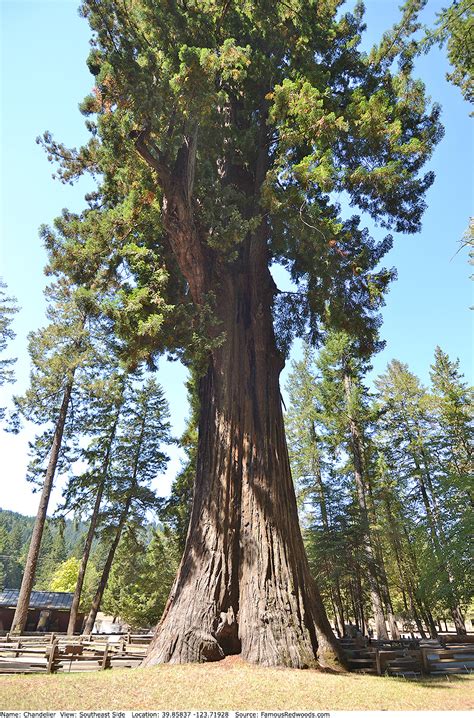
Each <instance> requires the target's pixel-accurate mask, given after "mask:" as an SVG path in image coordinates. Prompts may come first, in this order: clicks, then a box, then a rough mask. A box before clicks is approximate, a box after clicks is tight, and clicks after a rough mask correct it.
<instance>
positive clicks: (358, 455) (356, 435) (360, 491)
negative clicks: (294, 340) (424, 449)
mask: <svg viewBox="0 0 474 718" xmlns="http://www.w3.org/2000/svg"><path fill="white" fill-rule="evenodd" d="M344 388H345V393H346V404H347V411H348V421H349V430H350V436H351V449H352V459H353V463H354V478H355V484H356V491H357V499H358V502H359V514H360V521H361V529H362V542H363V546H362V549H363V552H364V555H365V559H366V565H367V581H368V584H369V593H370V602H371V605H372V612H373V614H374V620H375V631H376V637H377V638H379V639H380V638H384V639H387V638H388V632H387V626H386V624H385V616H384V611H383V600H382V595H381V591H380V586H379V581H378V576H377V573H378V569H377V562H376V560H375V555H374V550H373V547H372V537H371V535H370V523H369V513H368V507H367V482H366V477H365V471H364V460H363V442H362V436H361V433H360V429H359V426H358V425H357V422H356V420H355V419H354V417H353V416H352V412H351V409H350V406H351V398H352V379H351V376H350V373H349V369H348V367H346V368H345V369H344Z"/></svg>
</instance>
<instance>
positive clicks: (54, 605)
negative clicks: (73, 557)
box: [0, 588, 84, 633]
mask: <svg viewBox="0 0 474 718" xmlns="http://www.w3.org/2000/svg"><path fill="white" fill-rule="evenodd" d="M19 593H20V591H19V589H17V588H4V589H3V591H0V631H9V630H10V628H11V625H12V622H13V616H14V615H15V609H16V605H17V602H18V596H19ZM72 598H73V594H72V593H62V592H60V591H32V592H31V596H30V605H29V608H28V619H27V623H26V626H25V631H27V632H29V631H56V632H58V633H63V632H66V630H67V625H68V622H69V614H70V612H71V605H72ZM83 620H84V614H82V613H81V614H79V615H78V617H77V622H76V631H77V632H79V631H80V630H81V627H82V622H83Z"/></svg>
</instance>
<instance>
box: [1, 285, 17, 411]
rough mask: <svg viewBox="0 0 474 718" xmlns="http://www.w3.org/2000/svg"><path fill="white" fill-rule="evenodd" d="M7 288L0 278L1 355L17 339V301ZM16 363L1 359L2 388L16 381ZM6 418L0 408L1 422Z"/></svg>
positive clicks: (2, 409) (13, 360)
mask: <svg viewBox="0 0 474 718" xmlns="http://www.w3.org/2000/svg"><path fill="white" fill-rule="evenodd" d="M6 288H7V285H6V284H5V282H4V281H3V280H2V279H1V278H0V354H3V352H4V351H5V349H6V348H7V346H8V342H9V341H11V340H12V339H14V337H15V334H14V332H13V330H12V328H11V323H12V321H13V318H14V316H15V314H16V313H17V311H18V307H17V305H16V300H15V299H13V298H12V297H9V296H8V295H7V294H6V292H5V289H6ZM15 361H16V359H4V358H2V359H0V386H2V385H3V384H6V383H12V382H13V381H14V379H15V377H14V374H13V364H14V363H15ZM4 416H5V409H4V408H3V407H0V420H1V419H3V417H4Z"/></svg>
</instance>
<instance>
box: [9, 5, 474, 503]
mask: <svg viewBox="0 0 474 718" xmlns="http://www.w3.org/2000/svg"><path fill="white" fill-rule="evenodd" d="M77 4H78V3H77V1H76V0H50V1H49V2H43V1H42V0H32V1H28V2H23V0H13V1H10V0H0V11H1V27H2V31H1V32H2V37H1V93H2V94H1V121H2V126H1V130H2V133H1V136H2V158H1V217H0V223H1V224H0V227H1V235H0V236H1V244H0V276H3V278H4V279H5V280H6V281H7V283H8V285H9V290H10V293H11V294H14V295H15V296H16V297H17V298H18V301H19V304H20V306H21V307H22V310H21V313H20V314H19V315H18V318H17V320H16V321H15V326H14V328H15V331H16V333H17V339H16V341H15V343H14V344H13V345H11V353H12V354H13V355H16V356H18V362H17V377H18V381H17V384H16V385H15V387H14V388H13V391H15V392H17V393H19V392H21V391H22V389H23V388H24V387H25V385H26V383H27V380H28V372H29V364H28V356H27V351H26V342H27V334H28V332H29V331H31V330H34V329H36V328H37V327H39V326H41V325H42V324H43V323H44V300H43V296H42V291H43V288H44V286H45V283H46V278H45V277H44V274H43V266H44V264H45V255H44V251H43V248H42V246H41V242H40V240H39V239H38V227H39V226H40V225H41V224H42V223H50V222H51V221H52V220H53V218H54V217H55V216H56V215H57V214H59V213H60V211H61V209H62V208H63V207H66V206H67V207H69V208H70V209H73V210H79V209H80V208H81V207H82V206H83V199H82V198H83V196H84V193H85V192H86V191H87V190H88V183H87V180H86V181H82V183H81V182H80V183H79V184H78V185H76V186H74V187H69V186H64V185H61V184H60V183H59V182H57V181H54V180H52V179H51V174H52V171H53V168H52V166H51V165H50V164H49V163H48V162H47V159H46V156H45V154H44V152H43V151H42V150H41V148H40V147H39V146H38V145H36V143H35V138H36V136H37V135H39V134H41V133H42V132H43V131H44V130H46V129H48V130H50V131H51V132H52V133H53V134H54V136H55V137H56V139H58V140H61V141H63V142H64V143H65V144H66V145H70V146H74V145H78V144H80V143H81V142H83V141H85V140H86V138H87V132H86V130H85V127H84V118H83V117H82V116H81V115H80V113H79V111H78V109H77V106H78V103H79V102H80V101H81V100H82V98H83V97H84V96H85V95H86V94H88V93H89V92H90V90H91V88H92V86H93V77H92V75H90V74H89V72H88V70H87V67H86V64H85V60H86V57H87V54H88V42H89V36H90V34H89V28H88V25H87V23H86V22H85V21H84V20H83V19H81V18H80V17H79V16H78V14H77ZM398 4H399V3H398V2H393V0H369V1H368V2H366V8H367V13H366V21H367V24H368V33H367V40H366V41H365V42H366V43H367V46H370V44H371V43H372V41H373V40H374V39H377V38H378V37H379V36H380V34H381V33H382V32H383V31H384V30H385V29H387V28H388V27H389V26H390V25H391V23H393V22H394V21H396V19H397V17H398V10H397V7H398ZM444 4H446V3H444ZM350 5H351V3H348V6H350ZM442 5H443V2H439V0H428V6H427V9H426V11H425V17H426V20H427V21H428V22H429V21H431V20H432V19H433V17H434V15H435V12H436V11H439V10H440V9H441V7H442ZM447 69H448V65H447V62H446V60H445V56H444V52H443V51H439V50H436V49H435V50H433V51H432V52H431V53H430V54H429V55H428V56H425V57H423V58H421V59H420V60H419V61H418V63H417V74H418V75H419V76H420V77H421V78H422V79H423V80H424V81H425V83H426V85H427V89H428V92H429V94H430V95H431V97H432V98H433V100H435V101H437V102H439V103H440V104H441V105H442V107H443V113H442V121H443V124H444V125H445V130H446V133H445V137H444V139H443V140H442V142H441V143H440V145H439V146H438V147H437V149H436V151H435V155H434V157H433V160H432V162H431V167H432V168H433V169H434V171H435V172H436V181H435V184H434V186H433V187H432V188H431V189H430V191H429V192H428V195H427V204H428V209H427V211H426V213H425V216H424V221H423V230H422V232H421V233H420V234H418V235H416V236H404V235H398V236H397V235H396V236H395V243H394V244H395V246H394V249H393V250H392V252H391V253H390V255H389V256H388V258H387V259H386V260H385V264H388V265H389V266H395V267H396V268H397V270H398V280H397V281H396V282H395V283H394V284H393V285H392V288H391V291H390V293H389V295H388V297H387V305H386V307H385V309H384V312H383V316H384V325H383V328H382V336H383V338H384V339H385V340H386V342H387V346H386V349H385V350H384V351H383V352H381V353H380V354H379V355H378V356H377V357H376V358H375V360H374V362H373V363H374V372H376V373H380V372H381V371H383V370H384V368H385V366H386V364H387V362H388V361H389V360H390V359H392V358H395V357H396V358H398V359H400V360H402V361H404V362H407V363H408V364H409V366H410V368H411V370H412V371H414V372H415V373H417V374H418V375H419V376H420V377H421V379H422V380H423V381H425V382H426V383H427V382H428V380H429V376H428V372H429V365H430V363H431V361H432V358H433V354H434V348H435V346H436V345H437V344H439V345H440V346H441V347H442V348H443V349H444V350H445V351H447V352H448V353H449V354H450V355H451V356H452V357H453V358H454V357H459V358H460V360H461V367H462V370H463V371H464V373H465V374H466V375H470V376H471V380H472V368H473V367H472V358H473V353H472V313H471V312H470V310H469V307H470V306H471V305H472V304H473V296H472V287H473V284H472V282H471V281H470V280H469V275H470V267H469V265H468V261H467V251H466V250H463V251H460V252H458V249H459V241H460V239H461V237H462V235H463V232H464V230H465V229H466V227H467V224H468V218H469V215H470V214H472V198H473V179H472V167H473V166H474V161H473V160H474V146H473V135H472V129H471V122H472V120H470V119H469V111H470V108H469V107H468V105H467V103H465V102H464V100H463V99H462V96H461V93H460V91H459V90H458V89H457V88H456V87H453V86H452V85H450V84H449V83H447V82H446V80H445V74H446V71H447ZM367 225H368V226H369V227H370V228H371V229H372V230H373V232H374V234H375V235H376V236H382V234H383V233H382V232H380V231H379V230H378V229H377V228H374V227H373V225H372V224H371V223H370V222H367ZM277 277H278V281H285V280H284V278H283V277H282V275H281V273H279V274H278V275H277ZM287 374H288V367H287V369H286V370H285V372H284V374H283V377H282V384H284V382H285V381H286V377H287ZM184 377H185V372H184V370H183V368H182V367H180V366H179V365H178V364H176V363H173V364H169V363H168V362H165V361H163V362H162V363H161V366H160V373H159V379H160V381H161V382H162V384H163V385H164V386H165V388H166V391H167V393H168V398H169V401H170V403H171V406H172V419H173V424H174V427H175V433H176V434H179V433H180V432H181V430H182V428H183V422H184V418H185V416H186V413H187V404H186V395H185V390H184V387H183V380H184ZM9 393H10V391H9V390H7V391H6V392H5V391H3V395H5V394H6V395H7V396H8V394H9ZM3 403H5V400H4V401H3ZM33 433H34V429H32V428H29V429H28V428H27V429H25V431H24V432H23V433H22V434H21V435H19V436H17V437H12V436H10V435H6V434H4V433H2V432H0V456H1V457H2V461H1V463H2V471H1V474H2V484H3V482H5V486H8V491H5V490H4V488H3V486H2V495H1V498H0V506H2V507H3V508H10V509H13V510H17V511H22V512H24V513H35V512H36V504H37V496H35V495H32V493H31V489H30V487H29V485H27V484H26V482H25V480H24V475H25V468H26V463H27V460H26V454H27V441H28V438H31V436H32V435H33ZM178 466H179V460H178V454H177V453H176V451H174V452H173V461H172V463H171V466H170V470H169V471H168V473H167V476H166V477H165V478H162V479H159V480H158V481H157V486H158V487H159V489H160V492H161V493H166V491H167V490H168V487H169V484H170V481H171V479H172V477H173V475H174V474H175V472H176V469H177V467H178ZM60 483H61V482H60V481H59V482H58V489H57V490H56V494H55V496H56V497H57V496H58V491H59V487H60ZM51 506H52V507H53V506H54V499H53V502H52V505H51Z"/></svg>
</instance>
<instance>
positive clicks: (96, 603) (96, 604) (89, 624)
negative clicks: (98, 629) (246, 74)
mask: <svg viewBox="0 0 474 718" xmlns="http://www.w3.org/2000/svg"><path fill="white" fill-rule="evenodd" d="M130 505H131V498H128V499H127V501H126V503H125V506H124V508H123V511H122V513H121V514H120V519H119V522H118V525H117V530H116V532H115V536H114V540H113V541H112V544H111V546H110V549H109V553H108V554H107V558H106V561H105V564H104V568H103V569H102V574H101V576H100V580H99V585H98V586H97V590H96V592H95V595H94V598H93V599H92V604H91V608H90V611H89V615H88V616H87V620H86V624H85V626H84V630H83V635H84V636H89V635H90V634H91V633H92V629H93V628H94V623H95V619H96V618H97V613H98V612H99V608H100V604H101V602H102V596H103V595H104V591H105V588H106V586H107V581H108V580H109V575H110V569H111V568H112V563H113V560H114V556H115V552H116V550H117V546H118V545H119V542H120V539H121V536H122V532H123V529H124V526H125V522H126V520H127V516H128V512H129V509H130Z"/></svg>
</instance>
